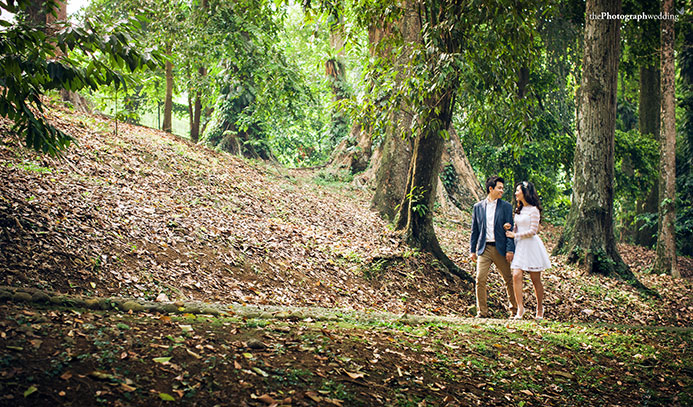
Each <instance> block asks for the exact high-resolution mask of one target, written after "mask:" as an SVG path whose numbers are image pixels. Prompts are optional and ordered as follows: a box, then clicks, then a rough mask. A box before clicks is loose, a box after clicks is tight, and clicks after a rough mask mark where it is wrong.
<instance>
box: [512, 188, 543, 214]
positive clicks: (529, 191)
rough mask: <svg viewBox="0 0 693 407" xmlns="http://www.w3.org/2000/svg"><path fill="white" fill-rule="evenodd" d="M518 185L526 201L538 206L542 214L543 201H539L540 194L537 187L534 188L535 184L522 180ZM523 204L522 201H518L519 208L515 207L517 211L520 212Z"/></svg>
mask: <svg viewBox="0 0 693 407" xmlns="http://www.w3.org/2000/svg"><path fill="white" fill-rule="evenodd" d="M517 185H518V186H519V187H520V189H521V190H522V195H523V196H524V198H525V201H527V203H528V204H530V205H532V206H536V207H537V209H539V214H541V212H542V211H543V210H544V208H542V207H541V202H539V194H537V190H536V188H534V184H532V183H531V182H527V181H522V182H520V183H519V184H517ZM522 206H523V205H522V202H520V201H517V208H516V209H515V213H520V211H521V210H522Z"/></svg>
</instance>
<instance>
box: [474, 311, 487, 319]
mask: <svg viewBox="0 0 693 407" xmlns="http://www.w3.org/2000/svg"><path fill="white" fill-rule="evenodd" d="M476 318H488V314H482V313H480V312H479V313H477V314H476Z"/></svg>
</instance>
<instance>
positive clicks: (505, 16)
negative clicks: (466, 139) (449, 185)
mask: <svg viewBox="0 0 693 407" xmlns="http://www.w3.org/2000/svg"><path fill="white" fill-rule="evenodd" d="M388 4H389V5H391V3H388ZM403 4H404V5H405V10H404V12H401V11H400V14H398V15H400V16H401V18H404V19H408V18H411V19H413V21H412V25H415V26H418V27H419V30H420V35H416V36H411V37H410V41H409V42H406V39H407V38H406V36H405V44H404V45H401V44H400V45H399V50H400V52H402V51H406V52H407V55H406V63H402V62H401V60H400V61H398V65H397V66H396V68H397V69H398V73H401V72H400V70H401V71H402V72H404V75H401V76H402V78H398V79H397V80H394V81H392V84H393V86H392V89H391V93H390V97H391V100H390V102H389V104H388V108H389V109H390V110H392V109H400V108H401V107H402V106H406V107H407V108H408V109H409V112H408V113H409V115H410V116H411V122H410V123H411V124H410V125H409V126H408V127H407V128H406V129H403V128H401V127H398V130H397V131H398V134H397V135H398V136H400V137H402V136H410V137H411V138H412V139H413V149H412V154H411V159H410V161H409V166H408V172H407V178H406V180H407V181H406V183H405V185H406V188H405V191H404V194H403V196H402V197H401V201H400V204H399V207H398V212H397V221H396V225H397V229H398V230H400V231H401V232H402V235H403V239H404V240H405V241H406V243H408V244H409V245H410V246H413V247H417V248H419V249H421V250H424V251H427V252H430V253H432V254H433V255H434V256H435V257H436V258H437V259H438V260H439V261H440V262H441V263H442V264H443V265H444V266H445V267H446V268H447V269H448V270H449V271H450V272H452V273H454V274H457V275H458V276H460V277H462V278H465V279H468V280H471V277H470V276H469V275H468V274H466V273H465V272H463V271H462V270H460V269H459V268H458V267H457V266H456V265H455V264H454V263H453V262H452V261H451V260H450V259H449V258H448V257H447V256H446V254H445V253H444V252H443V250H442V249H441V247H440V244H439V242H438V239H437V236H436V233H435V229H434V226H433V207H434V203H435V198H436V188H437V187H438V185H439V175H440V162H441V155H442V153H443V148H444V143H445V140H446V138H448V137H449V134H450V125H451V121H452V117H453V113H454V110H455V102H456V98H457V95H458V90H459V88H460V81H461V78H462V77H463V75H462V72H463V71H466V72H467V73H468V72H474V71H475V69H474V68H475V66H477V65H479V64H481V61H482V60H483V61H485V62H488V59H489V58H488V56H489V55H494V56H495V59H494V62H495V63H493V64H490V65H491V66H490V68H489V69H490V70H491V71H493V72H492V73H491V75H488V74H489V73H488V72H484V73H483V75H482V74H480V76H483V78H481V79H480V81H484V80H487V79H488V78H489V77H493V78H495V79H496V80H495V81H490V82H489V83H487V85H488V87H489V88H490V89H492V90H493V91H497V92H499V93H502V92H505V93H509V94H514V93H515V92H516V85H517V84H516V78H517V75H518V72H519V70H520V67H521V66H525V64H526V62H527V61H526V59H527V55H529V54H531V52H528V47H531V45H528V44H532V39H533V38H534V36H535V35H536V30H535V29H536V27H535V24H534V21H535V20H534V17H535V16H534V15H533V10H536V7H535V6H536V5H535V4H534V3H532V2H525V3H523V4H517V3H512V4H510V3H509V2H504V1H496V2H482V1H478V2H477V1H471V2H466V3H462V2H457V1H409V2H403ZM393 14H395V13H393ZM414 23H416V24H414ZM402 25H403V26H409V24H406V23H405V24H400V26H402ZM414 37H415V38H414ZM511 37H512V38H514V40H513V43H512V44H510V41H506V40H504V38H511ZM381 69H382V68H381ZM461 103H462V104H464V101H461ZM382 116H383V117H385V118H386V119H390V118H391V117H392V114H391V111H387V109H386V112H385V114H383V115H382ZM378 182H379V181H378Z"/></svg>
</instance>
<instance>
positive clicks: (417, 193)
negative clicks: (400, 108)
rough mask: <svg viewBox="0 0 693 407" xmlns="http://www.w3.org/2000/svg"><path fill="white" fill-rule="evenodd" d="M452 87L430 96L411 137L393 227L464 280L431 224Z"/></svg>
mask: <svg viewBox="0 0 693 407" xmlns="http://www.w3.org/2000/svg"><path fill="white" fill-rule="evenodd" d="M453 86H455V85H453ZM455 90H456V89H447V92H444V93H442V94H438V95H435V96H431V97H430V98H429V99H428V100H427V103H426V106H427V107H428V108H429V109H430V111H431V112H434V111H435V112H436V113H435V114H431V116H430V117H429V120H428V123H427V125H426V127H425V129H424V130H423V131H424V133H423V134H421V135H419V136H418V137H416V139H415V140H414V149H413V154H412V157H411V161H410V164H409V171H408V177H407V183H406V184H405V185H406V190H405V192H406V193H405V194H404V197H403V199H402V203H401V204H400V207H399V212H398V216H397V230H401V231H403V232H404V239H405V241H406V242H407V244H408V245H410V246H412V247H417V248H419V249H421V250H423V251H427V252H429V253H431V254H433V255H434V256H435V257H436V259H438V261H440V262H441V263H442V264H443V265H444V266H445V267H447V269H448V270H449V271H450V272H451V273H453V274H455V275H457V276H459V277H461V278H463V279H465V280H467V281H470V282H473V281H474V279H473V278H472V277H471V276H470V275H469V274H467V273H466V272H464V271H463V270H461V269H460V268H459V267H457V265H455V263H453V262H452V260H450V259H449V258H448V256H447V255H446V254H445V253H444V252H443V249H442V248H441V247H440V243H439V242H438V237H437V236H436V232H435V229H434V227H433V205H434V203H435V199H436V188H437V186H438V182H439V179H438V176H439V174H440V164H441V158H442V155H443V148H444V146H445V138H444V137H443V135H442V131H443V130H446V129H448V128H449V127H450V122H451V120H452V109H453V106H454V97H453V96H452V95H454V94H455Z"/></svg>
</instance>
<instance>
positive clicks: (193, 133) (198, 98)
mask: <svg viewBox="0 0 693 407" xmlns="http://www.w3.org/2000/svg"><path fill="white" fill-rule="evenodd" d="M197 72H198V74H199V75H200V78H202V77H204V76H205V75H207V69H206V68H204V67H200V68H199V69H198V70H197ZM201 119H202V94H201V93H200V91H196V92H195V103H194V104H193V105H192V114H191V116H190V141H192V142H193V143H198V142H199V141H200V136H201V135H202V133H201V132H200V121H201Z"/></svg>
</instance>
